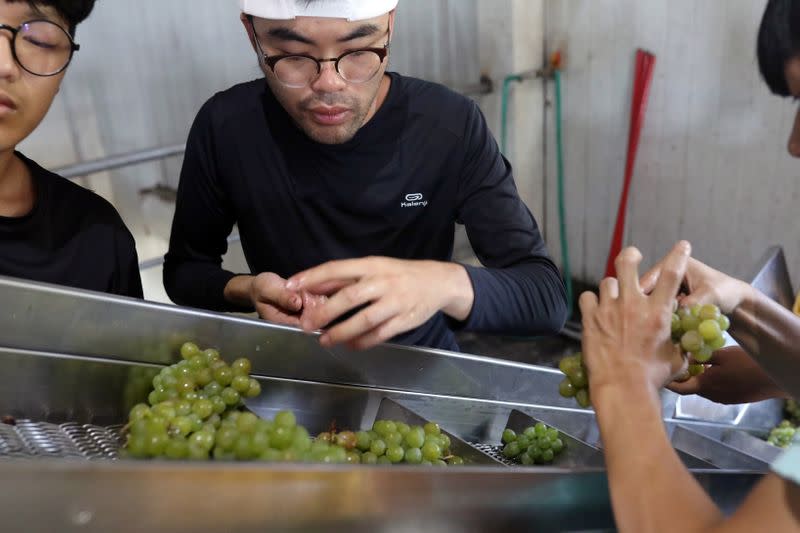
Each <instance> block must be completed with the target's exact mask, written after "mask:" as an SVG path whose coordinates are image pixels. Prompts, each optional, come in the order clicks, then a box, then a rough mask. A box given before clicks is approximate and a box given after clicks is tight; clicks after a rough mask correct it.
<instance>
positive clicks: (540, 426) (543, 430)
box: [533, 422, 547, 437]
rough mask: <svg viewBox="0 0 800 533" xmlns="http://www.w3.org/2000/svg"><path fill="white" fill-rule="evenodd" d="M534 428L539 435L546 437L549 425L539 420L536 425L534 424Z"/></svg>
mask: <svg viewBox="0 0 800 533" xmlns="http://www.w3.org/2000/svg"><path fill="white" fill-rule="evenodd" d="M533 429H534V431H535V432H536V436H537V437H544V436H545V435H547V425H545V424H544V423H542V422H538V423H537V424H536V425H535V426H533Z"/></svg>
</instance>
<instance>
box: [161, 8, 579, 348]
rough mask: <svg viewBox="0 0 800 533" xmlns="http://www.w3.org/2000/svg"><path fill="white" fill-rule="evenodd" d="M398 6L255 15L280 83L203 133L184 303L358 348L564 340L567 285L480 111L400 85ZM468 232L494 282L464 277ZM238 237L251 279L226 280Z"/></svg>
mask: <svg viewBox="0 0 800 533" xmlns="http://www.w3.org/2000/svg"><path fill="white" fill-rule="evenodd" d="M397 3H398V2H397V0H241V7H242V17H241V18H242V23H243V24H244V28H245V30H246V31H247V35H248V37H249V39H250V42H251V45H252V47H253V50H254V51H255V53H256V54H257V57H258V61H259V65H260V67H261V69H262V70H263V72H264V74H265V78H266V79H265V80H264V79H259V80H256V81H253V82H249V83H244V84H241V85H237V86H235V87H233V88H231V89H229V90H227V91H225V92H222V93H219V94H217V95H216V96H214V97H213V98H212V99H211V100H209V101H208V102H207V103H206V105H205V106H204V107H203V108H202V110H201V111H200V113H199V115H198V117H197V119H196V121H195V124H194V126H193V127H192V131H191V133H190V136H189V140H188V143H187V151H186V157H185V160H184V166H183V170H182V173H181V183H180V188H179V192H178V203H177V209H176V213H175V220H174V222H173V230H172V238H171V242H170V250H169V253H168V254H167V258H166V264H165V268H164V283H165V286H166V288H167V291H168V293H169V294H170V296H171V297H172V299H173V300H174V301H175V302H176V303H179V304H182V305H191V306H196V307H203V308H207V309H212V310H221V311H252V310H255V311H257V312H258V313H259V315H260V316H261V317H262V318H264V319H265V320H269V321H271V322H276V323H281V324H288V325H294V326H301V327H303V328H304V329H306V330H309V331H310V330H316V329H320V328H326V329H325V333H324V334H323V336H322V337H321V342H322V343H323V344H324V345H334V344H340V343H344V344H347V345H349V346H350V347H352V348H356V349H363V348H368V347H370V346H373V345H375V344H378V343H380V342H384V341H387V340H392V341H393V342H398V343H402V344H410V345H418V346H428V347H434V348H441V349H448V350H457V349H458V346H457V344H456V341H455V335H454V333H453V331H454V330H456V329H466V330H470V331H482V332H495V333H505V334H517V335H540V334H553V333H557V332H558V331H559V329H560V328H561V326H562V325H563V322H564V320H565V315H566V296H565V291H564V287H563V283H562V280H561V276H560V274H559V272H558V269H557V268H556V267H555V265H554V264H553V262H552V261H551V260H550V258H549V257H548V254H547V250H546V248H545V245H544V242H543V240H542V237H541V235H540V233H539V230H538V227H537V225H536V221H535V220H534V218H533V216H532V215H531V213H530V212H529V211H528V209H527V208H526V207H525V205H524V204H523V203H522V201H521V200H520V198H519V195H518V194H517V190H516V187H515V184H514V179H513V176H512V173H511V168H510V166H509V165H508V163H507V162H506V161H505V159H504V158H503V157H502V155H501V154H500V152H499V150H498V147H497V143H496V142H495V141H494V139H493V138H492V136H491V133H490V132H489V130H488V128H487V126H486V123H485V120H484V118H483V116H482V114H481V113H480V110H479V109H478V107H477V105H476V104H475V103H474V102H472V101H471V100H469V99H467V98H465V97H462V96H460V95H458V94H456V93H453V92H452V91H449V90H448V89H446V88H444V87H442V86H439V85H435V84H432V83H428V82H424V81H421V80H417V79H413V78H408V77H404V76H401V75H399V74H395V73H387V72H386V69H387V66H388V57H389V50H390V48H389V44H390V42H391V38H392V34H393V28H394V21H395V9H396V7H397ZM265 81H266V83H265ZM456 223H460V224H464V225H465V226H466V229H467V232H468V235H469V237H470V241H471V243H472V246H473V249H474V250H475V252H476V254H477V255H478V257H479V258H480V260H481V261H482V263H483V264H484V265H485V266H486V267H487V268H474V267H471V266H463V265H459V264H456V263H453V262H451V260H452V252H453V240H454V228H455V224H456ZM234 224H238V227H239V234H240V235H241V239H242V247H243V249H244V252H245V256H246V258H247V261H248V265H249V267H250V269H251V271H252V272H253V273H255V275H249V274H248V275H236V274H234V273H232V272H227V271H225V270H223V269H222V268H221V257H222V255H223V254H224V253H225V251H226V249H227V240H226V238H227V237H228V235H229V234H230V232H231V230H232V227H233V225H234Z"/></svg>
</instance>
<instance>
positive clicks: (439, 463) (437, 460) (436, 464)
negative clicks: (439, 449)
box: [433, 459, 447, 466]
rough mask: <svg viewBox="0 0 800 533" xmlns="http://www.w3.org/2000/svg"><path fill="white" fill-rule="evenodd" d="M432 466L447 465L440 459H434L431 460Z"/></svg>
mask: <svg viewBox="0 0 800 533" xmlns="http://www.w3.org/2000/svg"><path fill="white" fill-rule="evenodd" d="M433 466H447V463H446V462H444V460H442V459H436V460H435V461H433Z"/></svg>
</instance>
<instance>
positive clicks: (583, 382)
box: [567, 367, 589, 389]
mask: <svg viewBox="0 0 800 533" xmlns="http://www.w3.org/2000/svg"><path fill="white" fill-rule="evenodd" d="M567 377H568V378H569V380H570V381H571V382H572V386H573V387H575V388H576V389H583V388H585V387H587V386H588V385H589V379H588V378H587V377H586V372H585V371H584V370H583V367H578V368H574V369H573V370H572V372H571V373H569V374H567Z"/></svg>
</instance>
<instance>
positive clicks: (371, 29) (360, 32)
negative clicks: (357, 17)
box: [339, 24, 381, 43]
mask: <svg viewBox="0 0 800 533" xmlns="http://www.w3.org/2000/svg"><path fill="white" fill-rule="evenodd" d="M380 31H381V29H380V28H379V27H378V26H376V25H375V24H364V25H363V26H359V27H358V28H356V29H355V30H353V31H352V32H350V33H349V34H348V35H347V36H346V37H342V38H341V39H339V42H340V43H346V42H348V41H355V40H356V39H363V38H364V37H370V36H372V35H375V34H376V33H379V32H380Z"/></svg>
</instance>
